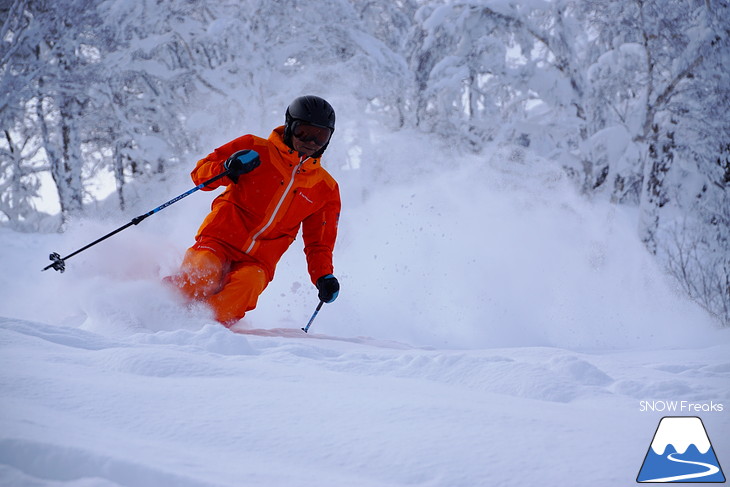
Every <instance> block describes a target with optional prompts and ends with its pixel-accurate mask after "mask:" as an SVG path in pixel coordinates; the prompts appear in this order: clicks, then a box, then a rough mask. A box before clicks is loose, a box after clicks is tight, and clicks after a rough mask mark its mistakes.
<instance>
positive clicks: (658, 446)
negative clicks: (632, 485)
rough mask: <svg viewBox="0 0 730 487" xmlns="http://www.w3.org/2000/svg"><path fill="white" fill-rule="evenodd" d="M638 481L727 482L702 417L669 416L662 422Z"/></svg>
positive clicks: (655, 434) (637, 478) (647, 453)
mask: <svg viewBox="0 0 730 487" xmlns="http://www.w3.org/2000/svg"><path fill="white" fill-rule="evenodd" d="M636 481H637V482H656V483H664V482H677V483H682V482H708V483H722V482H725V475H724V474H723V473H722V468H721V467H720V462H718V461H717V456H716V455H715V450H714V449H713V448H712V444H711V443H710V438H709V436H707V430H705V425H704V424H703V423H702V420H701V419H700V418H698V417H696V416H666V417H664V418H662V419H661V421H659V426H658V427H657V430H656V433H654V438H653V439H652V441H651V445H650V446H649V451H647V452H646V457H645V458H644V463H643V464H642V465H641V470H640V471H639V475H638V476H637V477H636Z"/></svg>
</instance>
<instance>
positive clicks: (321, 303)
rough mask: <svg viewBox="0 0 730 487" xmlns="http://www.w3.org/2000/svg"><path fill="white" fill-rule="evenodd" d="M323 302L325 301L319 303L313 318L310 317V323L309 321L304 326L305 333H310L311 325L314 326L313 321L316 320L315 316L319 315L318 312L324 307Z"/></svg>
mask: <svg viewBox="0 0 730 487" xmlns="http://www.w3.org/2000/svg"><path fill="white" fill-rule="evenodd" d="M323 304H324V301H321V300H320V302H319V304H318V305H317V309H315V310H314V314H313V315H312V317H311V318H309V323H307V326H305V327H304V328H302V330H303V331H304V333H309V327H310V326H312V322H313V321H314V318H316V317H317V313H319V310H320V309H322V305H323Z"/></svg>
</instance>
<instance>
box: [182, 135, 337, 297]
mask: <svg viewBox="0 0 730 487" xmlns="http://www.w3.org/2000/svg"><path fill="white" fill-rule="evenodd" d="M283 134H284V127H283V126H281V127H277V128H276V129H274V131H273V132H271V135H269V138H268V139H263V138H261V137H256V136H254V135H244V136H242V137H239V138H237V139H235V140H233V141H231V142H229V143H227V144H225V145H223V146H221V147H219V148H217V149H216V150H215V151H213V152H212V153H210V154H208V156H207V157H205V158H204V159H201V160H200V161H198V163H197V165H196V166H195V169H194V170H193V172H192V173H191V177H192V179H193V181H194V182H195V184H201V183H202V182H204V181H205V180H207V179H210V178H212V177H213V176H215V175H217V174H220V173H221V172H223V171H225V167H224V165H223V164H224V163H225V161H226V159H228V157H229V156H230V155H231V154H233V153H234V152H236V151H239V150H244V149H250V150H255V151H256V152H258V154H259V157H260V159H261V165H260V166H259V167H257V168H256V169H254V170H253V171H251V172H249V173H247V174H243V175H241V176H240V177H239V178H238V182H237V183H234V182H233V181H231V180H230V179H229V178H227V177H226V178H221V179H219V180H217V181H215V182H213V183H211V184H210V185H209V186H206V187H204V188H203V190H206V191H210V190H213V189H215V188H218V187H220V186H227V187H226V189H225V191H223V193H221V195H220V196H218V197H217V198H216V199H215V200H213V203H212V205H211V212H210V213H209V214H208V216H207V217H206V218H205V220H203V223H202V225H201V226H200V229H199V230H198V234H197V235H196V237H195V239H196V240H197V241H199V242H200V241H201V239H203V240H205V239H213V240H215V241H217V242H219V243H221V244H223V245H224V246H225V247H226V248H227V249H228V250H229V252H230V253H231V254H232V256H233V258H232V260H234V261H247V260H249V261H253V262H254V263H256V264H258V265H260V266H261V267H262V268H263V269H264V271H265V272H266V275H267V278H268V279H269V281H271V280H272V279H273V278H274V271H275V268H276V264H277V262H278V261H279V259H280V258H281V256H282V255H283V254H284V252H285V251H286V250H287V248H289V246H290V245H291V243H292V242H293V241H294V239H295V238H296V236H297V233H298V232H299V229H300V227H301V228H302V238H303V239H304V253H305V254H306V257H307V267H308V271H309V275H310V278H311V280H312V283H316V281H317V279H318V278H320V277H322V276H324V275H327V274H332V273H333V272H334V268H333V265H332V252H333V249H334V245H335V240H336V238H337V224H338V220H339V216H340V208H341V202H340V192H339V187H338V185H337V182H336V181H335V180H334V178H333V177H332V176H331V175H330V174H329V173H328V172H327V171H326V170H325V169H324V168H323V167H322V166H321V164H320V160H319V159H312V158H301V159H300V157H299V155H298V153H297V152H296V151H294V150H292V149H290V148H289V147H288V146H287V145H286V144H285V143H284V139H283Z"/></svg>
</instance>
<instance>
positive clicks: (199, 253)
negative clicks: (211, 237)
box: [168, 245, 268, 327]
mask: <svg viewBox="0 0 730 487" xmlns="http://www.w3.org/2000/svg"><path fill="white" fill-rule="evenodd" d="M200 247H204V248H200ZM168 282H171V283H172V284H173V285H175V286H176V287H177V288H178V289H180V292H181V293H182V294H183V296H185V297H186V298H187V299H188V300H190V301H203V302H205V303H206V304H208V306H210V308H211V309H212V310H213V314H214V316H215V319H216V320H217V321H219V322H221V323H222V324H223V325H225V326H227V327H231V326H233V325H234V324H235V323H236V322H237V321H239V320H240V319H241V318H243V317H244V315H245V314H246V312H247V311H251V310H252V309H254V308H255V307H256V302H257V301H258V298H259V295H261V293H262V292H263V291H264V289H266V286H267V285H268V279H267V278H266V273H265V272H264V270H263V269H262V268H261V267H259V266H257V265H255V264H252V263H250V262H244V263H232V262H230V261H228V260H227V259H226V257H225V256H224V255H223V252H221V251H220V250H218V249H215V248H211V247H209V246H197V245H194V246H193V247H191V248H190V249H188V251H187V252H186V253H185V257H184V258H183V262H182V264H181V266H180V271H179V272H178V273H177V274H176V275H174V276H171V277H170V278H169V280H168Z"/></svg>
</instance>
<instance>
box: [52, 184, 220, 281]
mask: <svg viewBox="0 0 730 487" xmlns="http://www.w3.org/2000/svg"><path fill="white" fill-rule="evenodd" d="M227 175H228V170H225V171H223V172H222V173H220V174H218V175H217V176H213V177H212V178H210V179H208V180H207V181H203V182H202V183H200V184H199V185H197V186H196V187H194V188H192V189H190V190H189V191H186V192H184V193H183V194H181V195H179V196H176V197H174V198H173V199H171V200H170V201H168V202H167V203H163V204H161V205H160V206H158V207H157V208H155V209H154V210H150V211H148V212H147V213H145V214H144V215H140V216H138V217H136V218H132V221H130V222H129V223H127V224H126V225H122V226H121V227H119V228H117V229H116V230H114V231H113V232H109V233H107V234H106V235H104V236H103V237H101V238H100V239H97V240H94V241H93V242H91V243H90V244H89V245H87V246H85V247H82V248H80V249H79V250H77V251H75V252H73V253H71V254H68V255H67V256H66V257H63V258H61V255H60V254H58V252H53V253H52V254H51V255H49V256H48V258H49V259H51V261H52V262H51V263H50V264H48V265H47V266H46V267H44V268H43V269H42V271H46V270H48V269H50V268H51V267H53V268H54V269H55V270H57V271H59V272H63V271H65V270H66V260H67V259H70V258H71V257H73V256H74V255H76V254H79V253H81V252H83V251H84V250H86V249H88V248H89V247H93V246H94V245H96V244H98V243H99V242H102V241H104V240H106V239H108V238H109V237H111V236H113V235H116V234H117V233H119V232H121V231H122V230H124V229H125V228H128V227H130V226H132V225H138V224H139V223H140V222H141V221H142V220H144V219H145V218H147V217H148V216H152V215H154V214H155V213H157V212H158V211H161V210H164V209H165V208H167V207H168V206H170V205H171V204H173V203H177V202H178V201H180V200H181V199H183V198H185V197H186V196H190V195H191V194H193V193H195V192H196V191H198V190H199V189H203V188H204V187H205V186H207V185H209V184H210V183H212V182H214V181H218V180H219V179H221V178H222V177H225V176H227Z"/></svg>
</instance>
